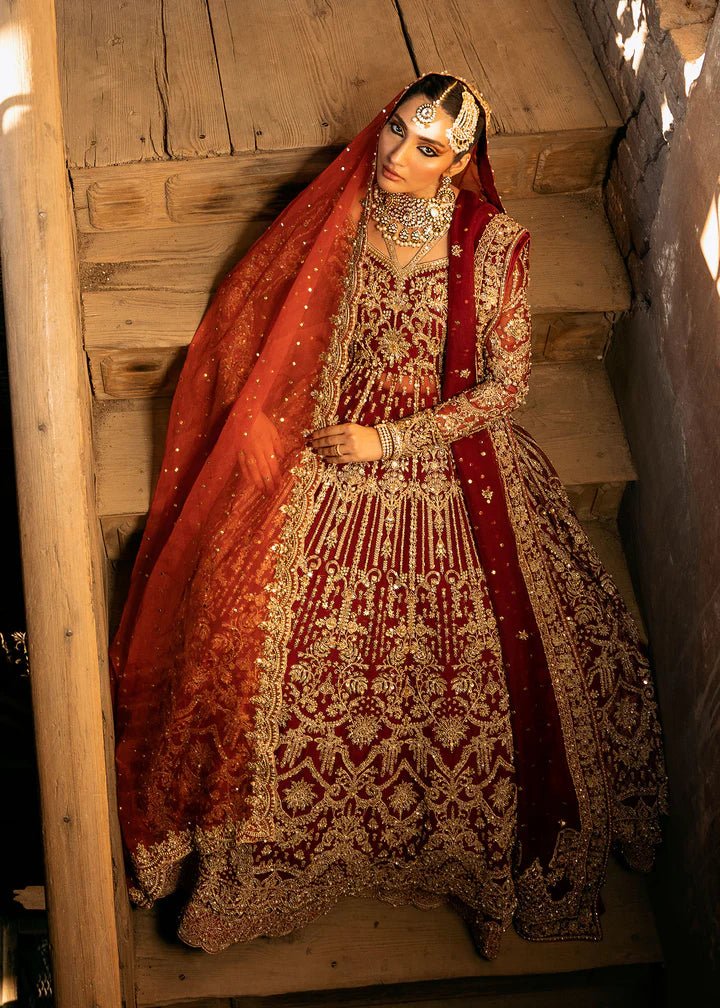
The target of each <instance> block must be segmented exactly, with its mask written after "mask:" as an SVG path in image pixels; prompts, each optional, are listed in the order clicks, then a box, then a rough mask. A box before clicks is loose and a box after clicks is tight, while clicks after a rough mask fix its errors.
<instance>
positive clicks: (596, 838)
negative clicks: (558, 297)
mask: <svg viewBox="0 0 720 1008" xmlns="http://www.w3.org/2000/svg"><path fill="white" fill-rule="evenodd" d="M396 100H397V99H396ZM386 117H387V110H383V112H382V113H380V114H379V116H378V117H376V119H375V120H373V122H372V123H371V124H370V125H369V126H368V127H367V128H366V130H365V131H364V132H363V133H362V134H360V135H359V137H358V138H356V140H354V141H353V142H352V143H351V144H350V145H349V146H348V147H347V148H346V149H345V151H344V152H343V153H342V154H341V155H340V156H339V157H338V159H337V160H336V162H334V163H333V165H331V166H330V168H328V169H327V171H326V172H324V173H323V174H322V175H321V176H320V177H319V180H318V182H317V183H315V184H314V187H313V186H311V187H309V188H308V189H307V190H306V191H305V192H304V193H302V194H301V195H300V196H299V197H298V199H297V200H296V201H294V203H293V204H291V207H290V208H289V210H288V211H286V213H285V215H282V216H281V218H279V220H278V222H276V225H274V226H273V227H272V228H271V229H270V232H269V234H268V236H267V237H266V239H265V240H264V242H263V241H262V240H261V241H260V242H259V243H258V244H257V245H256V246H255V247H254V249H252V250H251V252H250V253H249V254H248V256H247V257H246V258H245V260H243V261H242V262H241V264H239V266H238V267H236V269H235V270H233V271H231V273H230V274H229V275H228V276H227V277H226V278H225V280H224V281H223V284H222V285H221V287H220V289H219V291H218V292H217V294H216V296H215V299H214V301H213V303H212V304H211V306H210V308H209V309H208V312H207V313H206V316H205V318H204V319H203V322H202V323H201V326H200V329H199V330H198V334H197V335H196V338H195V340H194V341H193V343H192V344H191V346H190V349H189V351H188V358H187V362H186V365H185V367H184V369H183V374H182V375H181V380H180V384H179V386H178V391H177V392H176V395H175V399H174V402H173V409H172V412H171V420H170V426H169V429H168V440H167V443H166V448H165V454H164V458H163V465H162V471H161V474H160V477H159V480H158V484H157V487H156V490H155V494H154V497H153V504H152V507H151V511H150V515H149V518H148V525H147V527H146V531H145V535H144V539H143V543H142V545H141V547H140V553H139V555H138V558H137V561H136V565H135V569H134V571H133V581H132V584H131V590H130V594H129V597H128V602H127V604H126V608H125V612H124V614H123V621H122V623H121V626H120V628H119V630H118V634H117V636H116V639H115V641H114V642H113V645H112V648H111V659H112V663H113V670H114V675H115V699H116V731H117V738H118V750H117V752H118V787H119V796H120V816H121V822H122V826H123V833H124V838H125V843H126V847H127V850H128V870H129V875H130V884H131V894H132V896H133V899H134V900H135V901H136V902H137V903H138V904H140V905H145V906H149V905H151V904H152V903H153V901H154V900H155V899H157V898H158V897H160V896H164V895H166V894H168V893H170V892H173V891H174V890H176V889H177V890H180V891H181V892H182V893H183V894H184V897H185V899H184V909H183V911H182V915H181V918H180V920H179V924H178V934H179V936H180V937H181V938H182V939H183V940H184V941H185V942H187V943H188V944H191V945H196V946H200V947H202V948H204V949H206V950H208V951H218V950H220V949H222V948H225V947H227V946H228V945H229V944H231V943H232V942H236V941H244V940H249V939H252V938H254V937H256V936H258V935H280V934H286V933H288V932H290V931H293V930H295V929H297V928H300V927H302V926H303V925H305V924H307V923H309V922H311V921H313V920H314V919H315V918H317V917H318V915H320V914H322V913H324V912H325V911H327V910H329V909H330V908H331V907H332V906H334V905H335V904H336V903H337V902H338V901H339V900H341V899H343V898H345V897H347V896H373V897H376V898H380V899H383V900H386V901H389V902H391V903H394V904H414V905H417V906H420V907H432V906H436V905H438V904H439V903H442V902H450V904H451V905H452V906H454V907H455V908H456V909H457V911H458V912H459V913H460V914H462V916H463V917H464V918H465V919H466V921H467V922H468V925H469V927H470V930H471V933H472V936H473V938H474V940H475V943H476V946H477V948H478V951H479V952H480V953H481V954H482V955H484V956H486V957H487V958H493V957H494V956H495V955H497V954H498V951H499V949H500V947H501V938H502V935H503V933H504V932H505V931H506V930H507V929H508V928H509V927H510V926H511V925H513V926H514V927H515V929H516V930H517V931H518V933H519V934H520V935H522V936H523V937H525V938H527V939H530V940H557V939H593V940H597V939H599V938H600V937H601V936H602V931H601V926H600V908H601V901H600V893H601V886H602V883H603V881H604V877H605V867H606V863H607V859H608V856H609V854H610V852H611V850H614V851H615V852H616V853H617V854H618V855H620V856H621V858H622V859H623V861H624V863H625V864H627V865H628V866H630V867H632V868H635V869H638V870H642V871H647V870H649V869H650V868H651V866H652V863H653V858H654V851H655V847H656V845H657V844H658V843H659V842H660V839H661V829H660V815H661V814H662V813H664V812H666V811H667V782H666V777H665V769H664V763H663V752H662V736H661V730H660V724H659V719H658V711H657V704H656V700H655V693H654V686H653V680H652V675H651V672H650V665H649V661H648V655H647V651H646V647H645V644H644V643H643V640H642V638H641V636H640V634H639V632H638V629H637V627H636V625H635V624H634V622H633V619H632V617H631V616H630V614H629V612H628V610H627V608H626V606H625V604H624V603H623V601H622V599H621V597H620V595H619V593H618V590H617V588H616V586H615V584H614V583H613V581H612V579H611V577H610V575H609V574H608V573H607V571H606V570H605V569H604V567H603V566H602V564H601V562H600V560H599V558H598V556H597V554H596V552H595V551H594V549H593V547H592V545H591V543H590V542H589V540H588V538H587V536H586V534H585V532H584V531H583V529H582V527H581V525H580V524H579V522H578V519H577V516H576V515H575V513H574V511H573V509H572V506H571V504H570V501H569V499H568V497H567V494H566V491H565V489H564V487H563V485H562V483H561V481H560V480H559V478H558V476H557V473H556V472H555V470H554V468H553V466H552V464H551V463H550V461H549V460H548V458H547V457H546V455H545V454H544V453H543V451H542V449H541V448H540V447H539V445H538V444H537V443H536V442H535V441H534V439H533V438H532V437H531V435H530V434H529V433H528V432H527V431H526V430H525V429H524V428H522V427H521V426H520V425H519V424H517V423H516V422H515V421H514V420H513V419H512V413H513V411H514V410H515V408H516V407H517V406H518V405H519V404H520V403H522V402H523V400H524V398H525V396H526V394H527V391H528V387H529V380H530V371H531V366H530V328H531V323H530V310H529V306H528V301H527V283H528V276H529V267H530V235H529V233H528V231H527V230H526V229H524V228H523V227H522V225H521V224H519V223H518V222H517V221H515V220H514V219H513V218H512V217H510V216H509V215H508V214H507V213H505V212H504V210H503V208H502V204H501V203H500V201H499V199H497V194H496V193H495V191H494V186H492V184H491V183H492V176H491V174H488V170H489V168H488V166H489V163H488V162H487V151H486V148H483V149H482V150H480V151H477V152H476V155H475V162H474V164H475V173H474V175H472V179H474V183H473V182H472V180H471V182H468V184H466V185H465V186H463V187H462V188H461V191H460V195H459V196H458V199H457V203H456V209H455V213H454V216H453V221H452V225H451V229H450V233H449V243H448V244H449V247H448V254H447V256H445V257H444V258H435V259H430V260H424V261H419V262H417V261H416V262H415V263H413V264H412V265H410V266H409V267H406V268H403V267H401V266H399V265H398V264H397V263H396V262H394V261H393V260H392V259H391V258H389V257H388V255H387V254H386V253H385V252H384V251H381V250H380V249H378V248H376V247H375V246H373V245H371V244H370V243H369V241H368V239H367V230H366V221H367V203H368V201H367V200H365V201H363V199H362V197H363V193H365V192H366V191H367V187H368V185H369V184H370V182H369V180H370V179H371V178H372V173H373V170H374V152H375V147H376V142H377V135H378V131H379V129H380V128H381V127H382V124H383V123H384V121H385V119H386ZM481 182H482V183H483V185H482V187H481V186H480V183H481ZM489 197H493V198H489ZM343 201H345V202H343ZM361 207H362V208H364V209H359V208H361ZM353 208H355V209H354V210H353ZM381 421H382V422H388V423H392V424H395V425H396V430H397V432H398V434H399V441H400V444H401V446H402V450H401V452H400V453H399V454H396V455H394V456H392V457H390V458H383V459H380V460H378V461H372V462H350V463H346V464H334V465H331V464H328V463H326V462H324V461H323V460H322V459H321V458H319V457H317V456H316V455H315V454H314V453H312V452H311V451H310V450H309V449H308V448H307V447H306V446H305V444H304V436H305V435H306V434H307V432H308V431H310V430H313V429H316V428H317V427H319V426H323V425H326V424H329V423H339V422H355V423H359V424H363V425H368V426H373V425H375V424H377V423H380V422H381ZM270 429H272V431H273V432H274V433H273V437H275V438H279V440H275V441H274V442H273V443H274V444H276V445H281V446H282V450H281V452H280V455H281V456H282V459H283V470H282V473H281V476H280V479H279V480H278V482H277V484H276V485H275V487H274V488H273V490H272V491H271V492H268V493H267V494H264V493H263V492H262V491H260V490H258V489H257V488H255V487H252V486H246V485H245V484H244V483H243V480H242V477H241V470H240V468H239V466H238V462H237V454H238V450H239V448H240V447H241V446H244V445H250V444H251V443H252V439H253V438H256V439H260V438H261V437H262V436H263V431H269V430H270ZM256 443H259V441H258V440H256Z"/></svg>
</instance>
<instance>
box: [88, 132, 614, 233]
mask: <svg viewBox="0 0 720 1008" xmlns="http://www.w3.org/2000/svg"><path fill="white" fill-rule="evenodd" d="M613 135H614V130H611V129H609V128H607V127H604V128H603V129H600V130H582V131H581V130H577V131H574V132H572V133H558V134H548V135H539V134H528V135H525V136H518V137H513V136H510V137H506V136H495V137H492V139H491V157H492V164H493V170H494V172H495V177H496V181H497V185H498V190H499V192H500V194H501V195H502V197H503V198H504V199H508V198H509V199H511V198H513V197H518V198H519V197H523V196H530V195H533V194H534V193H536V192H540V193H545V192H549V191H560V192H569V191H572V190H575V189H587V188H590V187H597V186H599V185H600V184H601V183H602V180H603V175H604V171H605V166H606V165H607V159H608V154H609V148H610V144H611V141H612V138H613ZM346 139H349V137H348V138H346ZM338 150H339V147H337V146H330V147H324V148H311V149H298V150H286V151H274V152H271V153H268V152H265V151H256V152H254V153H247V152H239V153H237V154H235V155H233V156H232V157H221V156H219V157H216V158H211V159H204V160H197V159H195V160H189V161H143V162H142V163H139V164H123V165H114V166H109V167H94V168H84V169H83V168H75V169H74V170H73V171H72V172H71V177H72V181H73V196H74V200H75V207H76V216H77V224H78V230H79V232H80V233H86V232H88V233H91V234H92V233H94V232H96V231H113V230H118V231H126V230H127V229H128V228H135V229H144V228H161V227H168V228H173V227H175V226H176V225H177V224H178V223H183V222H185V221H197V222H198V223H200V222H201V221H204V222H206V223H214V222H218V221H233V220H244V221H247V220H257V219H259V218H266V219H267V218H270V217H272V216H274V215H276V214H277V213H278V212H279V211H280V210H281V209H282V208H283V207H284V206H285V205H286V204H287V203H288V202H289V201H290V199H291V198H292V197H293V196H294V195H295V194H296V193H297V192H298V191H299V190H300V188H302V186H304V185H306V184H307V183H308V182H310V181H311V180H312V179H313V178H314V177H315V176H316V175H317V174H318V173H319V172H320V171H321V170H322V169H323V168H325V167H326V166H327V165H328V164H329V162H330V160H331V159H332V157H333V156H334V155H335V154H336V153H337V151H338ZM555 154H557V158H556V159H555V160H553V158H554V155H555ZM549 162H552V163H554V164H556V165H563V164H566V165H567V171H566V172H565V173H563V171H562V170H561V168H559V167H556V168H555V169H554V171H553V174H552V180H551V181H550V180H549V179H550V176H548V175H547V172H546V171H545V169H543V168H542V165H543V163H545V164H546V165H547V164H548V163H549Z"/></svg>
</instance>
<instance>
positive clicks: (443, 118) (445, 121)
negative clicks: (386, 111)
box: [395, 94, 454, 141]
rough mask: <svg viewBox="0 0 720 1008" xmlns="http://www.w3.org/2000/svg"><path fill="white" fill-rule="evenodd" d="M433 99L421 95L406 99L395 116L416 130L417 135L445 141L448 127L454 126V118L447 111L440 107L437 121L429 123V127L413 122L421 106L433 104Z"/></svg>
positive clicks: (437, 111)
mask: <svg viewBox="0 0 720 1008" xmlns="http://www.w3.org/2000/svg"><path fill="white" fill-rule="evenodd" d="M431 101H432V99H431V98H428V96H427V95H423V94H419V95H413V96H412V97H411V98H406V99H405V100H404V101H402V102H401V103H400V104H399V105H398V107H397V108H396V109H395V114H397V115H399V116H401V118H402V119H403V121H404V122H405V123H407V125H408V128H409V129H412V130H415V132H416V133H419V134H421V135H422V136H427V137H433V138H435V139H438V140H442V141H444V140H445V130H446V129H447V128H448V126H452V124H453V122H454V120H453V118H452V116H449V115H448V113H447V112H446V111H445V109H444V108H443V107H442V106H441V105H438V106H437V107H436V109H435V119H434V120H433V122H431V123H428V125H427V126H418V125H417V123H414V122H413V121H412V117H413V116H414V115H415V112H416V111H417V110H418V108H419V107H420V106H421V105H426V104H428V102H431Z"/></svg>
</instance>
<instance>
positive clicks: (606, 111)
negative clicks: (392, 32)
mask: <svg viewBox="0 0 720 1008" xmlns="http://www.w3.org/2000/svg"><path fill="white" fill-rule="evenodd" d="M399 6H400V9H401V10H402V15H403V19H404V22H405V25H406V27H407V31H408V36H409V39H410V45H411V46H412V50H413V53H414V55H415V59H416V61H417V65H418V67H419V68H420V71H421V73H426V72H430V71H432V70H438V69H440V68H442V67H451V68H452V70H453V72H454V73H457V74H459V75H460V76H461V77H465V78H467V79H469V80H473V81H474V82H475V83H476V84H477V86H478V87H479V88H480V90H481V91H482V93H483V94H484V95H485V97H486V98H487V99H488V101H489V103H490V106H491V108H492V110H493V115H494V117H495V120H496V122H497V124H498V127H499V132H501V133H506V134H517V133H547V132H552V131H555V130H568V129H578V128H589V127H598V126H608V125H610V126H614V127H617V126H619V125H620V124H621V121H622V120H621V118H620V115H619V113H618V110H617V107H616V106H615V103H614V101H613V100H612V97H611V96H610V92H609V91H608V87H607V84H606V83H605V81H604V79H603V77H602V74H601V72H600V68H599V66H598V63H597V59H596V58H595V54H594V52H593V49H592V46H591V44H590V41H589V39H588V37H587V35H586V33H585V30H584V29H583V26H582V23H581V21H580V18H579V16H578V13H577V11H576V10H575V7H574V6H573V4H571V3H567V2H565V0H535V2H533V3H532V4H529V3H527V2H526V0H483V2H482V3H481V4H479V3H471V2H469V0H450V2H448V3H446V4H444V5H443V8H442V17H439V16H438V7H437V4H436V3H435V2H434V0H401V3H400V5H399ZM520 68H522V69H521V70H520Z"/></svg>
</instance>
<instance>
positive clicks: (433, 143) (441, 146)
mask: <svg viewBox="0 0 720 1008" xmlns="http://www.w3.org/2000/svg"><path fill="white" fill-rule="evenodd" d="M393 118H394V119H399V120H400V122H401V123H402V124H403V126H404V127H405V129H407V123H406V122H405V120H404V119H403V117H402V116H401V115H400V113H399V112H393ZM418 140H422V141H424V142H425V143H428V144H430V145H431V146H432V147H437V148H438V150H445V149H446V146H447V145H446V144H443V143H440V142H439V141H438V140H431V139H430V137H418Z"/></svg>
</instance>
